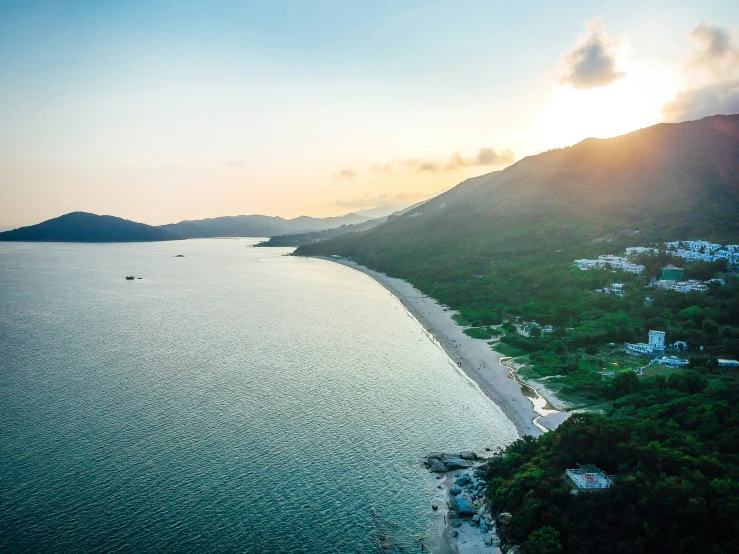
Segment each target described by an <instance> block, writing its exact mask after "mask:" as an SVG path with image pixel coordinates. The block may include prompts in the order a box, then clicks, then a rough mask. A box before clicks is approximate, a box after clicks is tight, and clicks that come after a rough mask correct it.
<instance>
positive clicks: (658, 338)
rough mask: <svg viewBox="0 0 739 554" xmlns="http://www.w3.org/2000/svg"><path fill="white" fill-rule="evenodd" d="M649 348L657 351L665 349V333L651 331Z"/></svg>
mask: <svg viewBox="0 0 739 554" xmlns="http://www.w3.org/2000/svg"><path fill="white" fill-rule="evenodd" d="M649 346H650V347H652V348H653V349H655V350H664V349H665V332H664V331H649Z"/></svg>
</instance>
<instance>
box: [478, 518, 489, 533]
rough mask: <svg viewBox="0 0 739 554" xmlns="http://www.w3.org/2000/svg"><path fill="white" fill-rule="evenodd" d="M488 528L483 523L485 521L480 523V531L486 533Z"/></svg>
mask: <svg viewBox="0 0 739 554" xmlns="http://www.w3.org/2000/svg"><path fill="white" fill-rule="evenodd" d="M489 529H490V528H489V527H488V524H487V523H485V521H481V522H480V531H483V532H485V533H486V532H487V531H488V530H489Z"/></svg>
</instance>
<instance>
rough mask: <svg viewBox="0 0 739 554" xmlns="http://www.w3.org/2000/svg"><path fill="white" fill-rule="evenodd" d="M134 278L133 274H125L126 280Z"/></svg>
mask: <svg viewBox="0 0 739 554" xmlns="http://www.w3.org/2000/svg"><path fill="white" fill-rule="evenodd" d="M135 278H136V277H134V276H133V275H126V281H133V280H134V279H135Z"/></svg>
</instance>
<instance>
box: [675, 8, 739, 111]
mask: <svg viewBox="0 0 739 554" xmlns="http://www.w3.org/2000/svg"><path fill="white" fill-rule="evenodd" d="M688 37H689V38H690V39H691V40H692V41H693V43H694V44H695V45H696V49H695V50H694V51H693V52H692V53H691V54H690V55H689V56H688V58H687V60H686V61H685V63H684V64H683V71H684V73H685V78H686V81H688V82H690V83H693V84H694V87H693V88H691V89H687V90H683V91H681V92H680V93H678V94H677V96H676V97H675V99H674V100H673V101H672V102H669V103H667V104H666V105H665V108H664V116H665V119H666V120H667V121H684V120H687V119H699V118H701V117H706V116H709V115H716V114H733V113H739V48H737V47H736V46H734V45H733V44H732V42H731V33H730V32H729V30H728V29H725V28H722V27H718V26H716V25H711V24H710V23H708V22H706V21H701V22H700V23H699V24H698V26H697V27H696V28H695V29H693V31H692V32H691V33H690V34H689V35H688Z"/></svg>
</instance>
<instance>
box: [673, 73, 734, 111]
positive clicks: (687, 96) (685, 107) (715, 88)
mask: <svg viewBox="0 0 739 554" xmlns="http://www.w3.org/2000/svg"><path fill="white" fill-rule="evenodd" d="M664 113H665V119H667V120H668V121H685V120H690V119H700V118H701V117H706V116H709V115H716V114H736V113H739V81H733V82H729V81H725V82H721V83H716V84H714V85H711V86H707V87H703V88H700V89H695V90H686V91H683V92H681V93H679V94H678V95H677V97H676V98H675V100H673V101H672V102H669V103H668V104H667V105H666V106H665V111H664Z"/></svg>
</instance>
